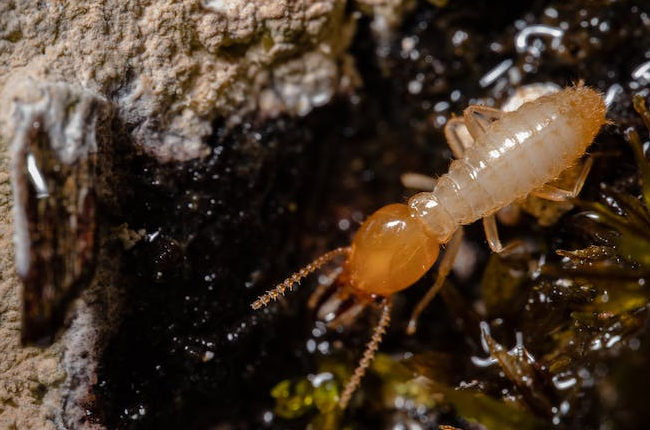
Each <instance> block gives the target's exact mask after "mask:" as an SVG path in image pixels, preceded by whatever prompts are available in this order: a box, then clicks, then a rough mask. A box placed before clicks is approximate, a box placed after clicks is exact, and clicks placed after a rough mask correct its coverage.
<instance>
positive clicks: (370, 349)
mask: <svg viewBox="0 0 650 430" xmlns="http://www.w3.org/2000/svg"><path fill="white" fill-rule="evenodd" d="M390 309H391V301H390V299H389V298H386V299H384V303H383V306H382V310H381V317H380V318H379V322H378V323H377V327H375V331H374V332H373V333H372V337H371V338H370V341H369V342H368V344H367V345H366V350H365V351H364V352H363V357H361V360H359V365H358V366H357V368H356V369H354V374H353V375H352V378H350V380H349V381H348V383H347V385H346V386H345V389H344V390H343V394H341V398H340V399H339V408H341V410H345V408H346V407H347V406H348V403H350V399H351V398H352V394H354V390H356V389H357V387H358V386H359V382H361V378H363V375H365V373H366V370H367V369H368V366H370V363H372V359H373V358H375V352H377V348H379V344H380V343H381V338H382V336H383V335H384V333H386V328H387V327H388V324H390Z"/></svg>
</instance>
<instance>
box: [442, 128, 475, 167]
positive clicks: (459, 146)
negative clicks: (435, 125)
mask: <svg viewBox="0 0 650 430" xmlns="http://www.w3.org/2000/svg"><path fill="white" fill-rule="evenodd" d="M445 140H446V141H447V145H449V148H450V149H451V153H452V154H453V155H454V158H457V159H460V158H463V155H465V150H466V149H467V148H469V147H470V146H472V145H473V144H474V139H473V138H472V136H471V135H470V134H469V131H468V129H467V125H465V119H463V118H451V119H450V120H449V121H447V124H445Z"/></svg>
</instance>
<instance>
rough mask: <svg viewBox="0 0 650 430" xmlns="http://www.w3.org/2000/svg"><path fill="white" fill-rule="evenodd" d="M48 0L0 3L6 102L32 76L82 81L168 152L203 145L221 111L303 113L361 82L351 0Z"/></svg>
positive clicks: (176, 155) (1, 89)
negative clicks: (147, 0) (353, 54)
mask: <svg viewBox="0 0 650 430" xmlns="http://www.w3.org/2000/svg"><path fill="white" fill-rule="evenodd" d="M40 5H41V6H40V7H36V5H35V4H34V3H33V2H31V1H27V0H23V1H20V0H19V1H14V2H0V105H1V106H6V104H7V103H8V101H10V100H11V98H12V97H13V96H14V95H15V94H16V92H17V91H19V88H20V81H22V80H24V79H28V78H31V79H32V80H33V81H36V82H39V81H46V82H67V83H71V84H77V85H80V86H82V87H84V88H86V89H88V90H90V91H93V92H95V93H97V94H99V95H102V96H104V97H106V98H107V99H108V100H111V101H112V102H114V103H115V104H116V107H117V110H118V113H119V115H120V117H121V118H122V120H123V121H124V123H125V125H126V126H127V127H129V128H130V129H131V134H132V136H133V137H134V138H135V140H136V141H137V142H138V143H140V144H141V145H142V146H143V147H144V148H146V149H147V150H148V151H150V152H151V153H153V154H156V155H158V156H159V157H161V159H163V160H172V159H173V160H187V159H191V158H195V157H199V156H201V155H204V154H205V153H206V152H207V151H208V148H207V146H206V145H205V144H204V140H205V139H206V137H208V136H209V135H210V134H211V133H212V127H213V125H212V124H213V122H214V121H215V119H216V118H225V119H226V120H227V123H236V122H237V121H238V120H239V119H241V118H242V116H243V115H246V114H249V113H251V112H254V111H255V112H258V113H259V115H261V116H266V115H277V114H279V113H283V112H287V113H289V114H300V115H304V114H306V113H308V112H309V111H310V110H311V109H312V108H313V107H316V106H320V105H322V104H324V103H325V102H327V101H328V100H329V99H330V97H331V96H332V94H334V93H335V92H336V91H337V90H338V89H339V87H340V84H341V80H342V79H343V80H346V81H347V82H352V81H351V80H350V79H349V77H347V78H346V73H348V72H352V70H351V69H350V68H349V67H341V66H342V64H345V63H346V62H347V63H348V64H349V61H348V60H346V55H347V54H346V53H345V50H346V48H347V47H348V45H349V43H350V40H351V37H352V34H353V31H354V20H353V19H352V18H351V17H349V16H348V15H346V13H345V2H344V1H343V0H293V1H278V0H257V1H249V0H230V1H224V0H205V1H202V2H201V1H198V0H185V1H181V2H173V3H151V4H147V5H143V4H142V3H141V2H139V1H136V0H131V1H126V2H120V1H115V0H113V1H90V2H68V3H62V2H44V3H40ZM17 83H18V84H17ZM270 95H273V97H272V98H273V100H272V101H270V100H269V99H270V97H269V96H270ZM267 107H269V108H270V111H265V108H267ZM260 108H261V110H260ZM2 110H4V109H2ZM2 110H0V112H2ZM6 122H7V118H6V116H4V115H3V114H2V113H0V126H2V125H3V124H6Z"/></svg>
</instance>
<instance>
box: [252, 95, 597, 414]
mask: <svg viewBox="0 0 650 430" xmlns="http://www.w3.org/2000/svg"><path fill="white" fill-rule="evenodd" d="M606 111H607V108H606V106H605V103H604V101H603V98H602V97H601V95H600V94H599V93H598V92H596V91H595V90H593V89H591V88H589V87H587V86H584V85H583V84H582V83H579V84H578V85H576V86H573V87H568V88H565V89H563V90H561V91H559V92H556V93H553V94H548V95H544V96H542V97H539V98H537V99H536V100H534V101H531V102H527V103H525V104H523V105H522V106H521V107H519V109H517V110H515V111H512V112H503V111H501V110H498V109H493V108H489V107H485V106H479V105H473V106H469V107H467V108H466V109H465V111H464V112H463V118H454V119H451V120H450V121H449V122H448V123H447V124H446V126H445V136H446V138H447V141H448V144H449V146H450V147H451V149H452V151H453V153H454V155H455V156H456V157H457V159H456V160H454V161H453V162H452V163H451V166H450V167H449V171H448V173H446V174H445V175H443V176H441V177H440V178H438V180H437V181H436V185H435V187H434V189H433V191H431V192H421V193H418V194H416V195H414V196H413V197H411V198H410V199H409V200H408V202H407V203H406V204H397V203H396V204H390V205H387V206H384V207H382V208H381V209H379V210H377V211H376V212H375V213H373V214H372V215H371V216H370V217H369V218H368V219H366V221H365V222H363V224H362V225H361V227H360V228H359V230H358V231H357V233H356V235H355V236H354V239H353V241H352V244H351V245H350V246H349V247H346V248H338V249H335V250H333V251H330V252H328V253H326V254H324V255H322V256H321V257H319V258H317V259H316V260H314V261H313V262H312V263H310V264H308V265H307V266H305V267H303V268H302V269H300V270H299V271H298V272H296V273H294V274H293V275H291V276H290V277H289V278H287V279H286V280H285V281H284V282H282V283H281V284H278V285H277V286H276V287H275V288H273V289H272V290H269V291H268V292H266V293H265V294H263V295H262V296H260V297H259V298H258V299H257V300H256V301H255V302H254V303H253V304H252V305H251V306H252V308H253V309H260V308H262V307H264V306H266V305H267V304H268V303H269V302H271V301H272V300H277V299H278V298H279V297H280V296H283V295H284V293H285V292H286V290H287V289H288V290H292V289H293V286H294V285H295V284H297V283H299V282H300V280H301V279H302V278H304V277H305V276H307V275H308V274H310V273H312V272H314V271H316V270H318V269H319V268H320V267H322V266H323V265H324V264H325V263H327V262H329V261H331V260H333V259H334V258H336V257H339V256H345V262H344V264H343V268H342V271H341V273H340V274H339V275H338V277H337V279H336V283H337V286H338V287H339V288H338V290H339V291H338V294H339V295H341V296H342V297H352V298H354V299H355V300H356V302H357V303H358V304H359V305H358V306H356V307H353V308H352V309H349V310H348V311H346V312H345V314H344V315H345V318H352V317H354V316H356V314H358V312H359V311H360V309H361V308H362V307H363V306H364V305H366V304H368V303H373V302H377V301H378V302H380V304H381V309H382V311H381V317H380V319H379V322H378V324H377V326H376V327H375V329H374V332H373V335H372V338H371V340H370V341H369V342H368V344H367V346H366V350H365V352H364V353H363V357H362V359H361V360H360V362H359V365H358V366H357V368H356V370H355V372H354V374H353V376H352V377H351V378H350V381H349V382H348V383H347V385H346V387H345V389H344V391H343V393H342V394H341V397H340V399H339V406H340V408H341V409H345V408H346V407H347V404H348V402H349V401H350V399H351V397H352V394H353V393H354V390H355V389H356V387H357V386H358V384H359V382H360V380H361V378H362V377H363V375H364V374H365V371H366V369H367V367H368V366H369V365H370V362H371V361H372V358H373V357H374V353H375V351H376V350H377V348H378V347H379V343H380V342H381V338H382V335H383V334H384V333H385V331H386V328H387V327H388V325H389V322H390V307H391V296H392V295H393V294H395V293H397V292H398V291H401V290H403V289H405V288H408V287H409V286H411V285H412V284H414V283H415V282H416V281H417V280H418V279H420V278H421V277H422V276H423V275H424V274H425V273H426V272H427V271H428V270H429V269H430V268H431V267H432V266H433V264H434V263H435V262H436V260H437V258H438V254H439V247H440V245H441V244H448V245H447V251H446V253H445V257H444V258H443V259H442V261H441V263H440V268H439V271H438V276H437V279H436V281H435V283H434V285H433V286H432V287H431V289H430V290H429V292H428V293H427V294H426V296H425V297H424V298H423V299H422V300H421V302H420V303H419V304H418V306H417V307H416V309H415V310H414V312H413V315H412V317H411V320H410V322H409V329H408V331H409V333H413V332H414V331H415V327H416V322H417V318H418V316H419V314H420V313H421V312H422V310H423V309H424V307H425V306H426V305H427V304H428V303H429V302H430V301H431V299H432V298H433V297H434V296H435V294H436V293H437V292H438V290H439V289H440V288H441V287H442V285H443V282H444V279H445V277H446V276H447V274H448V273H449V271H450V270H451V266H452V263H453V260H454V258H455V255H456V252H457V250H458V248H459V246H460V242H461V236H462V229H461V228H460V227H461V226H463V225H465V224H470V223H473V222H474V221H476V220H478V219H481V218H482V219H483V224H484V227H485V233H486V237H487V241H488V244H489V246H490V248H491V249H492V250H493V251H494V252H501V251H502V250H503V249H504V247H503V246H502V245H501V242H500V240H499V237H498V232H497V228H496V221H495V218H494V213H495V212H496V211H498V210H499V209H501V208H503V207H505V206H507V205H509V204H511V203H512V202H514V201H516V200H518V199H522V198H524V197H525V196H527V195H528V194H531V193H534V194H535V195H537V196H539V197H543V198H547V199H549V200H566V199H568V198H572V197H575V196H576V195H577V194H578V193H579V191H580V189H581V188H582V184H583V183H584V180H585V178H586V175H587V173H588V170H589V168H588V167H586V168H585V169H583V171H582V172H581V174H580V175H579V177H578V179H577V181H576V184H575V185H574V187H573V188H572V189H571V190H565V189H560V188H557V187H554V186H552V185H549V182H551V181H552V180H554V179H555V178H557V177H558V176H559V175H560V173H561V172H562V171H564V170H565V169H567V168H570V167H571V166H572V165H573V164H574V163H576V161H577V160H578V159H579V158H580V157H582V155H583V154H584V153H585V151H586V149H587V147H588V146H589V145H590V144H591V142H592V141H593V139H594V137H595V136H596V134H597V133H598V131H599V130H600V128H601V126H602V125H603V124H605V123H606V122H607V121H606V119H605V114H606ZM459 126H465V127H466V128H467V131H468V132H469V134H470V135H471V137H472V139H473V141H474V142H473V144H472V145H471V146H467V145H466V143H465V142H466V139H461V138H460V136H459V135H458V128H459ZM585 165H586V166H590V164H588V163H585Z"/></svg>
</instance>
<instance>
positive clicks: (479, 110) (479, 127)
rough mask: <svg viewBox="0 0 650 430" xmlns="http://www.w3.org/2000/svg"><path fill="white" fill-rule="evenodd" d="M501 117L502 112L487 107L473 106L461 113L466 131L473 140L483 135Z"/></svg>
mask: <svg viewBox="0 0 650 430" xmlns="http://www.w3.org/2000/svg"><path fill="white" fill-rule="evenodd" d="M501 116H503V112H502V111H500V110H499V109H494V108H491V107H487V106H480V105H473V106H469V107H468V108H467V109H465V110H464V111H463V118H465V125H466V126H467V131H469V134H470V135H471V136H472V137H473V138H474V140H476V139H478V138H479V137H480V136H482V135H484V134H485V132H486V131H487V128H488V127H489V125H490V124H492V123H493V122H494V121H496V120H498V119H500V118H501Z"/></svg>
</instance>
